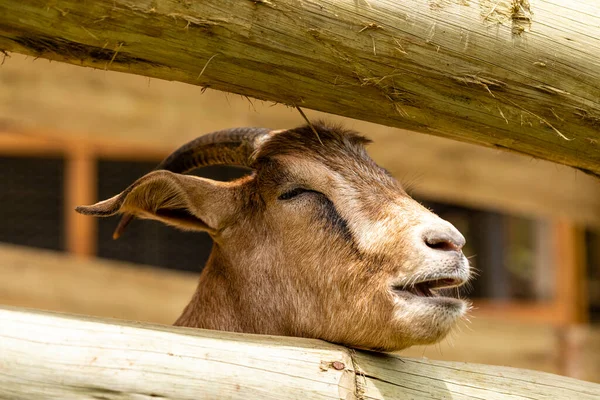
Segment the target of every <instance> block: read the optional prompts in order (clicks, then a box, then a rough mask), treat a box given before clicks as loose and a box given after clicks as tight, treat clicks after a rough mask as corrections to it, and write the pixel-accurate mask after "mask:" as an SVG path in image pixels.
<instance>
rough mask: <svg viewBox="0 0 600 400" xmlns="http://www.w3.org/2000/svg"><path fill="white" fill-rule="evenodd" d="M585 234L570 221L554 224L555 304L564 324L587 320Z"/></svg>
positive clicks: (560, 221)
mask: <svg viewBox="0 0 600 400" xmlns="http://www.w3.org/2000/svg"><path fill="white" fill-rule="evenodd" d="M584 233H585V232H584V230H583V229H581V228H580V227H578V226H576V225H574V224H573V223H572V222H570V221H568V220H559V221H557V223H556V224H555V229H554V248H555V254H556V256H555V258H556V260H557V261H556V269H557V270H556V275H555V276H556V298H555V304H556V310H557V313H558V315H560V319H561V323H562V324H563V325H575V324H579V323H583V322H587V321H588V298H587V296H588V295H587V285H586V283H585V281H586V275H585V273H586V264H585V239H584V238H585V237H584Z"/></svg>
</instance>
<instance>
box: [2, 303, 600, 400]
mask: <svg viewBox="0 0 600 400" xmlns="http://www.w3.org/2000/svg"><path fill="white" fill-rule="evenodd" d="M0 339H1V340H0V360H1V364H0V372H1V373H0V398H3V399H5V398H6V399H14V400H17V399H30V398H33V397H35V398H44V399H90V398H96V399H99V398H102V399H134V398H135V399H146V398H147V399H150V398H162V399H214V398H220V399H225V398H226V399H258V398H260V399H345V400H350V399H396V398H398V399H400V398H420V399H440V398H452V399H482V398H484V399H506V398H507V396H510V398H511V399H545V398H561V399H578V400H583V399H590V400H591V399H595V398H598V396H600V385H597V384H594V383H589V382H584V381H577V380H575V379H571V378H564V377H560V376H556V375H551V374H546V373H540V372H533V371H526V370H518V369H513V368H503V367H492V366H485V365H478V364H466V363H452V362H442V361H436V362H431V361H424V360H414V359H403V358H400V357H398V356H394V355H388V354H379V353H367V352H360V351H354V350H350V349H347V348H344V347H340V346H335V345H333V344H329V343H326V342H322V341H319V340H313V339H300V338H289V337H273V336H259V335H248V334H234V333H228V332H217V331H207V330H195V329H189V328H175V327H167V326H161V325H149V324H133V323H125V322H117V321H111V320H100V319H94V318H87V317H75V316H70V315H63V314H53V313H46V312H39V311H28V310H24V309H16V308H9V307H2V308H0Z"/></svg>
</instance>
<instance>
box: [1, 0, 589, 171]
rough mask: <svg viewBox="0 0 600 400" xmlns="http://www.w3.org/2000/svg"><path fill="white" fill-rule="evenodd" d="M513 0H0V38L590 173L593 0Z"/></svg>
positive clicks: (63, 57) (48, 53) (33, 49)
mask: <svg viewBox="0 0 600 400" xmlns="http://www.w3.org/2000/svg"><path fill="white" fill-rule="evenodd" d="M517 4H518V5H519V7H515V6H514V5H515V3H514V2H513V1H508V0H502V1H496V2H494V1H488V0H478V1H470V2H463V1H436V2H433V3H432V2H423V1H420V0H407V1H402V2H397V1H388V0H368V1H362V2H361V1H356V0H323V1H320V2H298V1H296V0H268V1H242V2H240V1H237V0H210V1H203V2H192V3H187V2H184V3H181V2H172V1H168V0H139V1H135V2H134V1H131V0H95V1H94V2H93V6H90V5H88V4H85V5H84V4H82V3H81V2H79V1H77V0H63V1H61V2H60V5H57V6H51V7H48V4H47V2H46V1H42V0H36V1H28V2H22V1H18V0H6V1H3V2H2V4H1V5H0V48H2V49H4V50H8V51H15V52H21V53H23V54H28V55H33V56H35V57H45V58H48V59H53V60H60V61H65V62H69V63H73V64H77V65H83V66H91V67H95V68H101V69H111V70H116V71H123V72H130V73H135V74H141V75H145V76H150V77H157V78H161V79H168V80H177V81H181V82H185V83H190V84H194V85H200V86H204V87H206V86H210V87H212V88H214V89H218V90H223V91H228V92H233V93H238V94H242V95H247V96H252V97H255V98H258V99H264V100H269V101H275V102H281V103H284V104H288V105H301V106H303V107H306V108H311V109H316V110H320V111H324V112H330V113H335V114H339V115H343V116H347V117H352V118H358V119H361V120H368V121H371V122H375V123H379V124H385V125H388V126H396V127H401V128H405V129H409V130H414V131H419V132H425V133H429V134H435V135H440V136H445V137H449V138H453V139H457V140H462V141H469V142H471V143H475V144H479V145H485V146H490V147H496V148H501V149H509V150H511V151H516V152H520V153H523V154H529V155H532V156H534V157H538V158H544V159H548V160H552V161H555V162H558V163H562V164H565V165H570V166H573V167H576V168H578V169H580V170H582V171H585V172H586V173H589V174H592V175H594V176H600V151H598V149H599V146H600V135H599V133H598V123H599V121H600V102H599V100H598V99H600V85H599V84H598V82H600V65H599V64H598V63H597V62H596V61H597V60H596V54H597V52H598V49H600V24H599V19H600V16H599V15H600V9H599V8H598V5H597V2H595V0H580V1H579V2H578V4H577V6H576V7H573V6H568V5H565V4H563V3H557V2H554V1H551V0H536V1H518V3H517ZM232 10H235V12H232ZM167 38H168V39H167Z"/></svg>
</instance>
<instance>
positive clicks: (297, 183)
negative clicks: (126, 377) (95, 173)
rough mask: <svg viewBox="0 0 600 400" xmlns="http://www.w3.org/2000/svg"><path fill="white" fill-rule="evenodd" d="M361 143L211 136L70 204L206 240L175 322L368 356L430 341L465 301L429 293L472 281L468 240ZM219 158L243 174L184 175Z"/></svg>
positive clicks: (331, 132) (307, 129) (250, 134)
mask: <svg viewBox="0 0 600 400" xmlns="http://www.w3.org/2000/svg"><path fill="white" fill-rule="evenodd" d="M313 129H315V131H313ZM315 133H317V134H318V136H316V135H315ZM369 142H370V141H369V140H368V139H366V138H365V137H363V136H361V135H359V134H358V133H356V132H353V131H348V130H344V129H342V128H340V127H336V126H329V125H326V124H323V123H318V124H316V125H314V126H303V127H299V128H296V129H289V130H281V131H271V130H268V129H264V128H236V129H229V130H224V131H218V132H214V133H212V134H208V135H204V136H200V137H199V138H197V139H195V140H193V141H191V142H189V143H187V144H185V145H183V146H182V147H180V148H179V149H178V150H176V151H175V152H174V153H173V154H171V155H170V156H169V157H167V158H166V159H165V160H164V161H163V162H162V163H161V164H160V165H159V166H158V167H157V168H156V170H154V171H153V172H150V173H148V174H147V175H145V176H143V177H141V178H140V179H138V180H137V181H136V182H134V183H133V184H132V185H131V186H129V187H128V188H127V189H125V191H123V192H122V193H120V194H118V195H116V196H114V197H112V198H110V199H108V200H104V201H101V202H99V203H96V204H94V205H91V206H81V207H78V208H77V211H78V212H80V213H82V214H87V215H95V216H102V217H105V216H110V215H114V214H124V215H123V219H122V220H121V222H120V224H119V225H118V227H117V229H116V231H115V235H114V237H115V238H116V237H118V236H119V235H120V234H121V233H122V232H123V230H124V229H125V226H127V223H128V222H129V221H130V220H131V219H132V218H133V217H134V216H137V217H141V218H149V219H154V220H159V221H162V222H164V223H166V224H169V225H172V226H175V227H177V228H182V229H186V230H198V231H206V232H208V233H209V234H210V236H211V237H212V239H213V242H214V245H213V249H212V252H211V254H210V257H209V259H208V261H207V263H206V266H205V268H204V269H203V271H202V273H201V275H200V279H199V284H198V288H197V290H196V292H195V293H194V295H193V297H192V299H191V301H190V302H189V304H188V305H187V306H186V307H185V309H184V311H183V313H182V314H181V316H180V317H179V318H178V319H177V321H176V322H175V325H180V326H187V327H196V328H205V329H217V330H226V331H235V332H247V333H259V334H270V335H286V336H301V337H309V338H319V339H324V340H326V341H329V342H334V343H339V344H343V345H346V346H350V347H355V348H361V349H370V350H378V351H395V350H400V349H402V348H406V347H408V346H411V345H416V344H428V343H434V342H436V341H439V340H441V339H442V338H443V337H444V336H445V335H446V334H447V333H448V332H449V330H450V329H451V328H452V327H453V326H454V324H455V323H456V322H457V321H458V320H459V319H460V318H461V317H462V316H463V315H464V314H465V312H466V310H467V308H468V304H467V303H466V302H465V301H464V300H461V299H458V298H453V297H445V296H444V295H442V293H443V291H442V293H440V291H438V289H441V288H449V287H457V286H459V285H462V284H463V283H465V282H466V281H467V280H468V279H469V276H470V269H469V263H468V261H467V259H466V257H465V256H464V255H463V253H462V250H461V249H462V247H463V245H464V244H465V239H464V237H463V236H462V235H461V234H460V233H459V232H458V230H456V228H455V227H454V226H452V225H451V224H450V223H449V222H447V221H445V220H443V219H441V218H439V217H438V216H437V215H435V214H434V213H432V212H431V211H429V210H428V209H426V208H425V207H423V206H422V205H421V204H419V203H418V202H417V201H415V200H413V199H412V198H411V197H410V196H409V195H408V194H407V193H406V192H405V191H404V189H403V188H402V186H401V185H400V184H399V182H398V181H396V180H395V179H394V178H393V177H392V176H391V175H390V174H389V173H388V172H387V171H386V170H384V169H383V168H381V167H380V166H378V165H377V164H376V163H375V162H374V161H373V160H372V159H371V158H370V157H369V156H368V154H367V152H366V149H365V145H366V144H367V143H369ZM216 164H229V165H239V166H245V167H249V168H250V169H252V173H251V174H249V175H247V176H244V177H242V178H240V179H237V180H235V181H232V182H217V181H213V180H209V179H205V178H200V177H196V176H190V175H185V173H186V172H189V171H190V170H193V169H195V168H198V167H201V166H207V165H216Z"/></svg>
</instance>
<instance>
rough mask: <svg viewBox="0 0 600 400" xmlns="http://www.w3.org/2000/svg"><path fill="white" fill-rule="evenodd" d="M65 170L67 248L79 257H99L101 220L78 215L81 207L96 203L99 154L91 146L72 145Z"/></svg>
mask: <svg viewBox="0 0 600 400" xmlns="http://www.w3.org/2000/svg"><path fill="white" fill-rule="evenodd" d="M68 150H69V151H68V152H67V162H66V168H65V196H64V198H65V202H64V206H65V226H66V242H67V243H66V246H65V247H66V249H67V251H69V252H70V253H72V254H74V255H76V256H79V257H91V256H94V255H95V254H96V236H97V234H96V230H97V225H98V221H97V220H96V219H94V218H85V216H83V215H79V214H77V213H74V212H73V210H75V207H77V206H78V205H81V204H93V203H94V202H95V201H97V200H96V190H97V181H98V175H97V172H96V159H95V154H94V153H93V151H91V150H90V149H89V148H88V147H87V146H85V145H82V144H79V145H75V146H70V147H69V149H68Z"/></svg>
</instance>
